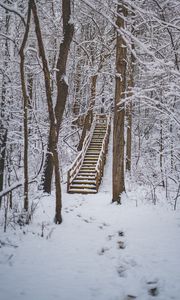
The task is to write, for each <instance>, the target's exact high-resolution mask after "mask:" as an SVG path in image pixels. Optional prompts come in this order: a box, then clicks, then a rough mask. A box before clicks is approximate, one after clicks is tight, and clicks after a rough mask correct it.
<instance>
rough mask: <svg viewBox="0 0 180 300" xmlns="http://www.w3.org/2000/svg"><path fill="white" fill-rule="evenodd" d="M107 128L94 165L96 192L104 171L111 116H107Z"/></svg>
mask: <svg viewBox="0 0 180 300" xmlns="http://www.w3.org/2000/svg"><path fill="white" fill-rule="evenodd" d="M106 124H107V128H106V133H105V135H104V139H103V142H102V147H101V151H100V153H99V157H98V161H97V163H96V167H95V170H96V190H97V191H98V188H99V185H100V180H101V177H102V174H103V169H104V164H105V159H106V152H107V145H108V140H109V133H110V124H111V116H110V115H109V116H108V118H107V123H106Z"/></svg>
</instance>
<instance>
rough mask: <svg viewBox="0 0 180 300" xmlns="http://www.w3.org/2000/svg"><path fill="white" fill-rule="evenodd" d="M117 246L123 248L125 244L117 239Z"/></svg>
mask: <svg viewBox="0 0 180 300" xmlns="http://www.w3.org/2000/svg"><path fill="white" fill-rule="evenodd" d="M117 247H118V249H125V248H126V245H125V243H124V242H123V241H117Z"/></svg>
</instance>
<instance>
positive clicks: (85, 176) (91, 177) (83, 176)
mask: <svg viewBox="0 0 180 300" xmlns="http://www.w3.org/2000/svg"><path fill="white" fill-rule="evenodd" d="M74 180H95V175H89V174H86V173H84V174H81V175H77V176H76V178H75V179H74Z"/></svg>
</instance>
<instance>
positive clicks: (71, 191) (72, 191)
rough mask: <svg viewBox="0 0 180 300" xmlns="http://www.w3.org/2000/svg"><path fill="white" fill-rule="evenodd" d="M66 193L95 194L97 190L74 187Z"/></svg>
mask: <svg viewBox="0 0 180 300" xmlns="http://www.w3.org/2000/svg"><path fill="white" fill-rule="evenodd" d="M68 193H70V194H96V193H97V191H96V190H93V189H74V188H70V189H69V191H68Z"/></svg>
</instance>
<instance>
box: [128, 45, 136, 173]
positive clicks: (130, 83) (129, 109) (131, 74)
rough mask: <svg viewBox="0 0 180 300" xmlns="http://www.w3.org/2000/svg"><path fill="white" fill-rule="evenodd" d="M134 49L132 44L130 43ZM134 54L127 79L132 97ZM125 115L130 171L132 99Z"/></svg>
mask: <svg viewBox="0 0 180 300" xmlns="http://www.w3.org/2000/svg"><path fill="white" fill-rule="evenodd" d="M132 49H133V50H134V44H132ZM134 62H135V58H134V55H133V54H132V53H131V55H130V63H129V80H128V90H129V91H128V96H129V97H132V95H133V93H132V88H133V87H134ZM126 117H127V141H126V170H127V171H129V172H131V152H132V100H130V101H129V103H128V104H127V108H126Z"/></svg>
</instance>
